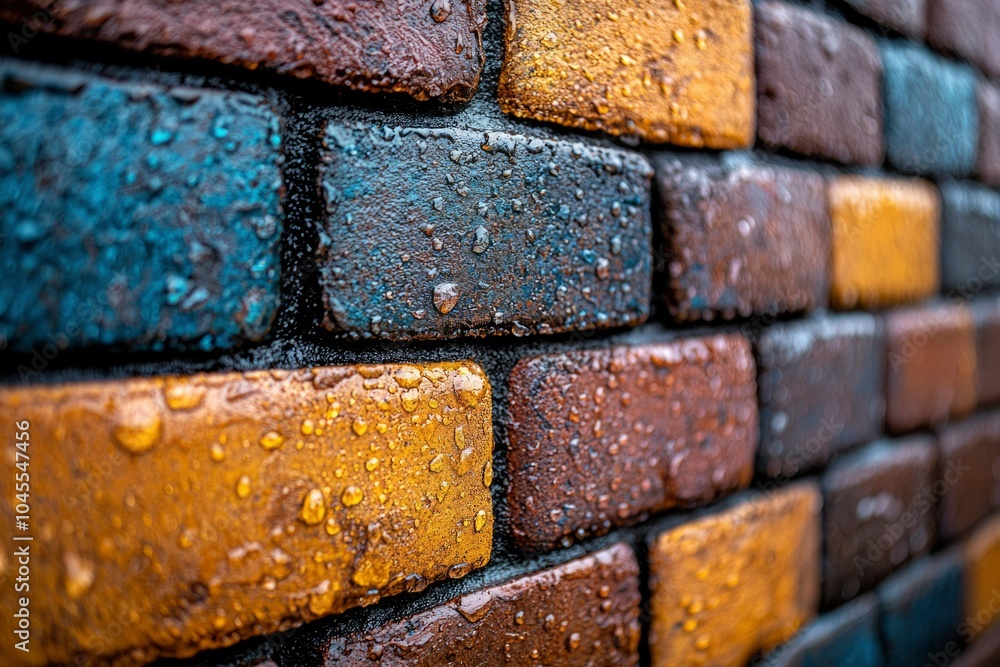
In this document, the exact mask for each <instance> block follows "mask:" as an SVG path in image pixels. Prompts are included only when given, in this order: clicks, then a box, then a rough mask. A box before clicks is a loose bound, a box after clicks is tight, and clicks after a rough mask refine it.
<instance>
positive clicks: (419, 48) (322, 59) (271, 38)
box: [0, 0, 486, 101]
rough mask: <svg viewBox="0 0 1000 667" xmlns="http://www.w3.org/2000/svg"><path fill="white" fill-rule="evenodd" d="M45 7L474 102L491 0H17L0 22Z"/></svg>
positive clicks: (78, 21)
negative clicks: (205, 0)
mask: <svg viewBox="0 0 1000 667" xmlns="http://www.w3.org/2000/svg"><path fill="white" fill-rule="evenodd" d="M39 10H42V11H44V12H45V13H47V14H48V15H49V16H50V17H51V20H49V21H46V22H36V23H34V24H33V25H35V24H37V28H38V29H41V30H44V31H47V32H51V33H55V34H57V35H65V36H69V37H79V38H86V39H92V40H99V41H103V42H111V43H114V44H115V45H117V46H121V47H125V48H129V49H133V50H136V51H148V52H150V53H155V54H157V55H162V56H171V57H172V56H178V57H182V58H206V59H209V60H215V61H218V62H222V63H226V64H233V65H237V66H241V67H244V68H246V69H248V70H256V69H258V68H265V69H268V70H271V71H273V72H276V73H278V74H282V75H287V76H293V77H296V78H299V79H318V80H320V81H324V82H327V83H333V84H340V85H344V86H349V87H351V88H355V89H357V90H367V91H374V92H404V93H409V94H410V95H412V96H413V97H415V98H417V99H419V100H426V99H428V98H430V97H440V98H441V99H443V100H448V101H455V100H467V99H469V98H470V97H472V93H473V92H474V91H475V89H476V85H477V84H478V83H479V73H480V71H481V70H482V64H483V58H484V55H483V47H482V42H481V33H482V29H483V26H484V25H485V24H486V2H485V0H380V1H379V2H373V1H372V0H361V1H359V2H353V3H346V2H326V3H324V2H322V1H319V2H302V1H301V0H265V2H256V3H248V2H241V1H239V0H217V1H216V2H212V3H209V4H202V5H198V6H197V7H193V6H191V5H190V4H187V3H183V2H163V1H162V0H129V2H121V0H89V1H88V2H85V3H80V2H51V0H18V1H17V2H14V3H9V2H8V3H5V5H4V6H3V7H0V19H2V20H5V21H8V22H10V23H13V24H16V25H20V24H21V22H22V19H25V18H27V19H28V20H31V17H32V16H34V15H35V14H36V13H37V12H38V11H39ZM11 34H14V33H11ZM79 48H81V49H85V48H86V47H79Z"/></svg>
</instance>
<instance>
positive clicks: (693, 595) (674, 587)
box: [649, 483, 821, 666]
mask: <svg viewBox="0 0 1000 667" xmlns="http://www.w3.org/2000/svg"><path fill="white" fill-rule="evenodd" d="M820 502H821V501H820V497H819V491H818V490H817V488H816V486H815V485H813V484H807V483H798V484H794V485H792V486H788V487H785V488H783V489H781V490H778V491H775V492H774V493H770V494H766V495H764V494H758V495H757V496H756V497H754V498H752V499H751V500H749V501H745V502H742V503H740V504H738V505H735V506H732V507H729V508H728V509H725V510H723V511H720V512H716V513H714V514H711V515H708V516H705V517H703V518H700V519H697V520H695V521H691V522H689V523H686V524H683V525H680V526H677V527H675V528H673V529H671V530H668V531H665V532H662V533H660V534H659V535H658V536H657V537H655V538H653V539H652V541H651V544H650V548H649V568H650V590H651V595H652V600H651V611H652V619H651V621H650V627H649V644H650V650H651V654H652V664H653V665H657V666H660V665H680V664H711V665H743V664H746V662H747V661H748V660H749V659H750V657H751V656H752V655H754V654H755V653H757V652H758V651H762V650H765V651H766V650H770V649H772V648H774V647H775V646H777V645H778V644H781V643H782V642H785V641H787V640H788V639H790V638H791V637H792V636H793V635H794V634H795V632H796V631H797V630H798V629H799V628H800V627H802V626H803V625H805V624H806V623H808V622H809V621H810V620H811V619H812V617H813V616H814V614H815V611H816V606H817V602H818V599H819V586H820V585H819V558H820V555H819V549H820V546H819V543H820V532H819V519H818V514H819V511H820Z"/></svg>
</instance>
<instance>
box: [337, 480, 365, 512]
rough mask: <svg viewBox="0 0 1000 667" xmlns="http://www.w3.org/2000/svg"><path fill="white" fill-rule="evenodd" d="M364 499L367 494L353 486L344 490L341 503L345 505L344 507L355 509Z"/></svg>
mask: <svg viewBox="0 0 1000 667" xmlns="http://www.w3.org/2000/svg"><path fill="white" fill-rule="evenodd" d="M364 499H365V492H364V491H362V490H361V489H359V488H358V487H356V486H354V485H353V484H351V485H350V486H348V487H347V488H346V489H344V492H343V493H342V494H341V495H340V502H342V503H344V507H354V506H355V505H357V504H358V503H360V502H361V501H362V500H364Z"/></svg>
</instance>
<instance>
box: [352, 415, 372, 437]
mask: <svg viewBox="0 0 1000 667" xmlns="http://www.w3.org/2000/svg"><path fill="white" fill-rule="evenodd" d="M351 430H352V431H354V432H355V433H356V434H358V435H364V434H365V431H367V430H368V422H366V421H365V418H364V417H362V416H361V415H358V416H357V417H355V418H354V421H353V422H351Z"/></svg>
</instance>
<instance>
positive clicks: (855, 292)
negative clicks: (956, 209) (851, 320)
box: [829, 176, 941, 309]
mask: <svg viewBox="0 0 1000 667" xmlns="http://www.w3.org/2000/svg"><path fill="white" fill-rule="evenodd" d="M829 198H830V221H831V224H832V229H833V242H832V244H831V245H832V250H831V253H832V258H831V267H832V268H831V273H832V275H831V278H830V300H831V303H832V305H833V306H834V307H836V308H844V309H847V308H854V307H862V308H881V307H886V306H893V305H899V304H904V303H912V302H917V301H921V300H923V299H925V298H928V297H930V296H932V295H933V294H935V293H937V291H938V287H939V285H940V282H941V278H940V267H939V258H938V248H939V244H940V232H939V224H940V222H939V218H940V209H941V204H940V199H939V197H938V191H937V188H935V187H934V186H933V185H931V184H930V183H928V182H926V181H922V180H916V179H914V180H908V181H904V180H889V179H875V178H863V177H856V176H841V177H838V178H834V179H833V180H832V181H831V183H830V188H829Z"/></svg>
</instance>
